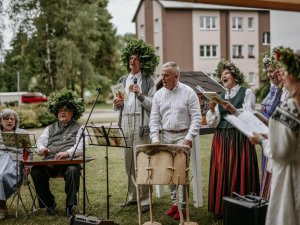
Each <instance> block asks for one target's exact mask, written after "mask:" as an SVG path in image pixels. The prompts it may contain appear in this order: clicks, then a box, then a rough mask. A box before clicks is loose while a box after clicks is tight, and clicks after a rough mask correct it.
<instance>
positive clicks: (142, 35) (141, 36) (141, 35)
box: [140, 24, 144, 40]
mask: <svg viewBox="0 0 300 225" xmlns="http://www.w3.org/2000/svg"><path fill="white" fill-rule="evenodd" d="M140 39H141V40H144V24H141V25H140Z"/></svg>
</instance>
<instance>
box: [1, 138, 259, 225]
mask: <svg viewBox="0 0 300 225" xmlns="http://www.w3.org/2000/svg"><path fill="white" fill-rule="evenodd" d="M200 139H201V140H200V141H201V167H202V168H201V169H202V186H203V201H204V206H203V207H201V208H194V207H193V204H192V196H191V198H190V203H189V205H190V217H191V221H194V222H197V223H198V224H199V225H200V224H201V225H211V224H213V225H217V224H223V221H222V220H217V219H215V218H214V216H213V215H211V214H210V213H208V212H207V188H208V174H209V156H210V146H211V139H212V135H204V136H201V137H200ZM105 153H106V148H105V147H97V146H90V147H89V149H88V151H87V155H89V156H93V157H95V158H96V160H94V161H92V162H89V163H87V164H86V183H87V185H86V187H87V191H88V197H89V204H87V207H86V213H87V214H88V215H89V216H96V217H98V218H102V219H104V218H106V167H105ZM257 154H258V156H260V154H261V152H260V149H259V150H258V151H257ZM259 158H260V157H259ZM108 160H109V187H110V194H111V198H110V219H111V220H113V221H114V222H115V223H118V224H121V225H134V224H138V214H137V208H136V206H131V207H127V208H124V209H121V207H120V205H121V204H122V203H124V202H125V198H126V191H127V185H126V176H125V170H124V161H123V158H122V150H121V149H119V148H109V149H108ZM81 183H82V182H81ZM50 185H51V189H52V192H53V194H54V196H55V199H56V203H57V216H48V215H47V213H46V212H45V210H44V209H41V210H37V211H35V212H33V213H30V215H29V218H27V217H26V215H25V213H24V209H23V207H22V206H19V216H18V218H17V219H15V217H14V215H15V209H16V206H15V202H14V203H13V204H12V206H11V208H10V209H9V215H8V218H7V219H6V220H5V221H1V222H0V224H70V222H69V219H68V218H67V217H65V216H64V215H65V193H64V181H63V179H51V183H50ZM80 188H81V189H80V191H81V192H82V186H81V187H80ZM165 190H167V188H165ZM190 191H192V190H190ZM21 193H22V198H23V201H24V203H25V205H26V207H27V208H30V207H31V205H32V201H31V199H30V195H29V191H28V188H27V186H22V191H21ZM80 194H81V196H82V193H80ZM80 200H82V197H81V199H80ZM11 201H12V198H10V199H9V200H8V204H10V203H11ZM81 203H82V202H81ZM169 206H170V199H169V195H168V193H167V191H166V194H165V196H164V197H162V198H157V197H155V193H153V219H154V220H155V221H157V222H159V223H161V224H163V225H175V224H179V222H178V221H175V220H173V219H172V218H169V217H166V216H164V213H165V211H166V210H167V209H168V208H169ZM78 214H80V212H78ZM149 220H150V218H149V213H146V214H145V215H143V217H142V221H143V223H144V222H146V221H149Z"/></svg>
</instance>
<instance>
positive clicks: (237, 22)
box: [232, 16, 243, 30]
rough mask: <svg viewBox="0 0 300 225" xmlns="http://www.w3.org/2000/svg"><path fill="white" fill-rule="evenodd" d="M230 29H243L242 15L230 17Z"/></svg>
mask: <svg viewBox="0 0 300 225" xmlns="http://www.w3.org/2000/svg"><path fill="white" fill-rule="evenodd" d="M232 30H243V17H241V16H234V17H232Z"/></svg>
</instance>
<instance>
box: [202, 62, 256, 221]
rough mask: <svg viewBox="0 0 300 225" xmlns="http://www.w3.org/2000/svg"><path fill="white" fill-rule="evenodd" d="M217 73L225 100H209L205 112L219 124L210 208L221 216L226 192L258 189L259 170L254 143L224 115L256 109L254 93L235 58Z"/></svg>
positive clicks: (212, 162) (213, 150)
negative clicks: (214, 101) (219, 103)
mask: <svg viewBox="0 0 300 225" xmlns="http://www.w3.org/2000/svg"><path fill="white" fill-rule="evenodd" d="M216 73H217V76H218V77H219V78H220V79H221V81H222V83H223V85H224V87H225V89H226V91H225V92H224V93H223V94H221V97H222V98H223V99H224V100H225V104H223V105H216V104H215V103H213V102H210V103H209V111H208V112H207V115H206V118H207V123H208V125H209V126H210V127H216V128H217V129H216V131H215V134H214V137H213V141H212V148H211V159H210V177H209V196H208V210H209V212H213V213H214V214H215V215H216V216H217V217H221V216H222V214H223V203H222V202H223V200H222V199H223V197H224V196H232V192H236V193H238V194H241V195H245V194H249V193H250V192H253V193H257V194H258V193H259V172H258V163H257V156H256V151H255V146H254V145H252V144H251V143H250V141H249V140H248V138H247V137H246V136H245V135H243V134H242V133H241V132H239V131H238V130H237V129H235V128H234V127H233V126H232V125H231V124H230V123H228V122H227V121H226V120H225V119H224V117H225V116H226V115H228V114H238V113H239V112H240V111H242V110H253V109H254V106H255V95H254V94H253V92H252V90H251V89H246V88H244V87H241V84H242V83H243V82H244V77H243V74H242V73H241V72H240V70H239V69H238V68H237V67H236V66H235V65H234V64H233V63H232V62H230V61H226V62H224V61H221V62H220V63H219V64H218V67H217V70H216Z"/></svg>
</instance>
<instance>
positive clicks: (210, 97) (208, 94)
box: [196, 85, 226, 105]
mask: <svg viewBox="0 0 300 225" xmlns="http://www.w3.org/2000/svg"><path fill="white" fill-rule="evenodd" d="M196 88H197V89H198V90H199V91H200V93H201V94H203V95H204V96H205V97H206V98H207V99H208V100H209V101H213V102H215V103H217V104H219V105H224V104H225V103H226V101H225V100H224V99H223V98H221V96H220V95H219V94H218V93H217V92H214V91H205V90H204V89H203V88H202V87H200V86H199V85H197V86H196Z"/></svg>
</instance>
